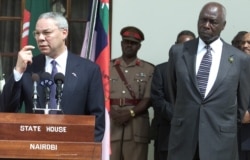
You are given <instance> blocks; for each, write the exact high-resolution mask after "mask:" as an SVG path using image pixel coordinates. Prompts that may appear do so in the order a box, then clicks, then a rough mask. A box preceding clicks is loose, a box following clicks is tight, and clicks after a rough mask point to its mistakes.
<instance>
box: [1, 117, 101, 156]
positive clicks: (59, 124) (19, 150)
mask: <svg viewBox="0 0 250 160" xmlns="http://www.w3.org/2000/svg"><path fill="white" fill-rule="evenodd" d="M94 126H95V117H94V116H86V115H59V114H57V115H56V114H55V115H53V114H48V115H45V114H27V113H0V128H1V129H0V157H1V158H15V159H67V160H71V159H81V160H100V159H101V143H97V142H94Z"/></svg>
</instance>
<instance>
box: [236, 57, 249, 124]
mask: <svg viewBox="0 0 250 160" xmlns="http://www.w3.org/2000/svg"><path fill="white" fill-rule="evenodd" d="M242 65H243V69H242V73H241V77H240V84H239V92H238V99H239V102H238V103H239V107H238V111H239V117H240V120H242V119H243V117H244V114H245V112H246V110H248V112H250V105H249V104H250V82H249V80H250V56H248V55H247V56H246V58H245V59H244V61H243V63H242Z"/></svg>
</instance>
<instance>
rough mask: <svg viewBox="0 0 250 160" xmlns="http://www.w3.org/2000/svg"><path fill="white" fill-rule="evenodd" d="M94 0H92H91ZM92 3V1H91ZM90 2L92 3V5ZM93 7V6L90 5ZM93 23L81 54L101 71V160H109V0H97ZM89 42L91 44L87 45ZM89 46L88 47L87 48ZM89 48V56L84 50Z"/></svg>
mask: <svg viewBox="0 0 250 160" xmlns="http://www.w3.org/2000/svg"><path fill="white" fill-rule="evenodd" d="M93 1H94V0H93ZM93 4H94V3H93ZM93 4H92V5H93ZM92 8H93V7H92ZM93 24H95V25H94V26H93V27H91V24H90V22H88V23H87V26H86V29H85V38H84V42H83V46H82V51H81V56H82V57H85V58H88V59H91V60H92V61H94V62H95V63H97V64H98V65H99V66H100V68H101V72H102V81H103V87H104V95H105V117H106V118H105V133H104V138H103V142H102V160H109V155H110V119H109V113H108V112H109V110H110V101H109V91H110V87H109V63H110V42H109V39H110V37H109V0H98V5H97V10H96V16H95V22H94V23H93ZM91 28H92V31H93V37H92V39H91V35H90V34H88V33H90V30H91ZM89 44H91V45H89ZM88 47H90V48H88ZM89 49H91V50H90V56H88V53H86V51H88V50H89Z"/></svg>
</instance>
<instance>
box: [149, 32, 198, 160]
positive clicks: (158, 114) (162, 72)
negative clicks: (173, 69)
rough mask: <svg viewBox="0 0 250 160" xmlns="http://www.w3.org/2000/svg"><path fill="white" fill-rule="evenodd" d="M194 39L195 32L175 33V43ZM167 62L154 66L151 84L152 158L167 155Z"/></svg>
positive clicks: (163, 159)
mask: <svg viewBox="0 0 250 160" xmlns="http://www.w3.org/2000/svg"><path fill="white" fill-rule="evenodd" d="M192 39H195V34H194V33H193V32H191V31H189V30H183V31H181V32H180V33H179V34H178V35H177V39H176V41H175V44H180V43H184V42H186V41H189V40H192ZM167 76H168V73H167V62H164V63H161V64H159V65H157V66H156V67H155V71H154V75H153V80H152V85H151V99H152V106H153V108H154V117H153V120H152V124H151V133H153V135H154V138H155V139H154V141H155V143H154V159H155V160H166V159H167V155H168V141H169V139H168V138H169V132H170V121H171V118H172V115H173V108H172V105H171V104H170V98H169V94H168V86H167V83H166V80H167Z"/></svg>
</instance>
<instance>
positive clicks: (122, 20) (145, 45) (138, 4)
mask: <svg viewBox="0 0 250 160" xmlns="http://www.w3.org/2000/svg"><path fill="white" fill-rule="evenodd" d="M214 1H216V2H219V3H221V4H223V5H224V6H225V7H226V9H227V25H226V27H225V29H224V31H223V32H222V35H221V37H222V38H223V39H224V40H225V41H226V42H228V43H231V40H232V38H233V37H234V36H235V35H236V34H237V32H238V31H240V30H246V31H250V20H249V7H250V0H214ZM207 2H209V1H208V0H172V1H170V0H113V15H112V17H113V19H112V23H113V24H112V42H111V43H112V48H111V56H112V58H115V57H118V56H121V54H122V53H121V46H120V41H121V36H120V30H121V28H123V27H125V26H127V25H133V26H136V27H138V28H140V29H141V30H142V31H143V32H144V35H145V41H143V42H142V47H141V49H140V51H139V53H138V57H140V58H142V59H144V60H147V61H149V62H151V63H153V64H155V65H156V64H159V63H161V62H164V61H167V60H168V50H169V48H170V47H171V45H172V44H173V43H174V42H175V40H176V36H177V34H178V33H179V32H180V31H181V30H184V29H188V30H191V31H193V32H194V33H195V34H196V36H197V20H198V15H199V12H200V9H201V8H202V6H203V5H204V4H205V3H207ZM150 113H151V117H152V110H150ZM152 153H153V146H152V143H151V144H150V150H149V160H153V154H152Z"/></svg>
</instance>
